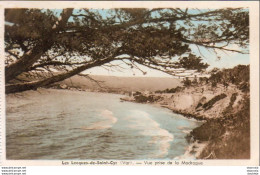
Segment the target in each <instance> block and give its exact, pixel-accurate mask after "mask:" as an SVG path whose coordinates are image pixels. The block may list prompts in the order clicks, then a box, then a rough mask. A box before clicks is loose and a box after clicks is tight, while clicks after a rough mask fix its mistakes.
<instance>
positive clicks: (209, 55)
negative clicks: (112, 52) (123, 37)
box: [85, 9, 250, 77]
mask: <svg viewBox="0 0 260 175" xmlns="http://www.w3.org/2000/svg"><path fill="white" fill-rule="evenodd" d="M200 10H201V9H200ZM190 12H191V13H197V12H198V11H197V10H194V11H193V10H191V11H190ZM105 13H106V12H105V11H102V13H101V14H102V16H105ZM190 48H191V50H192V52H193V54H195V55H197V56H200V57H202V59H203V62H205V63H208V64H209V65H210V66H209V68H208V69H207V70H210V69H213V68H215V67H216V68H220V69H221V68H233V67H235V66H236V65H239V64H242V65H248V64H249V63H250V60H249V54H240V53H236V52H228V51H225V52H223V51H220V50H216V52H213V51H212V50H207V49H205V48H203V47H199V48H198V47H197V46H194V45H191V46H190ZM229 49H235V50H241V49H240V48H239V47H238V46H235V45H231V46H229ZM116 63H117V64H120V62H116ZM121 66H123V67H126V69H120V70H107V69H104V68H102V67H98V68H92V69H90V70H87V71H85V73H88V74H93V75H94V74H95V75H111V76H130V77H132V76H138V77H139V76H141V77H170V75H168V74H166V73H163V72H160V71H157V70H153V69H150V68H146V67H144V66H139V67H140V68H141V69H142V70H143V71H145V72H147V74H145V75H144V74H143V73H142V72H141V71H138V70H137V69H130V68H128V67H127V66H124V65H123V64H122V65H121Z"/></svg>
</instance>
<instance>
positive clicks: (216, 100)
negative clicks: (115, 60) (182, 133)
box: [121, 86, 247, 159]
mask: <svg viewBox="0 0 260 175" xmlns="http://www.w3.org/2000/svg"><path fill="white" fill-rule="evenodd" d="M202 89H204V93H201V92H202V91H203V90H202ZM205 89H206V92H205ZM245 94H247V93H243V92H241V91H240V90H239V89H238V88H237V87H235V86H230V87H228V88H227V89H225V87H223V86H218V87H217V88H215V89H213V90H211V89H210V88H209V87H207V86H201V87H192V88H186V89H183V90H181V91H179V92H176V93H168V94H166V93H161V94H158V93H146V94H145V93H138V95H137V96H138V98H137V97H136V96H132V97H125V98H121V100H125V101H130V102H135V103H144V104H152V105H156V106H159V107H163V108H167V109H169V110H171V111H172V112H174V113H176V114H181V115H182V116H184V117H186V118H188V119H195V120H197V121H201V122H203V124H202V125H201V126H199V127H197V128H194V129H193V130H192V131H191V132H190V133H188V134H187V136H186V139H187V141H188V142H189V143H190V147H189V148H188V149H187V152H186V153H185V155H195V157H194V158H196V159H219V158H221V157H220V156H219V157H217V156H216V154H215V152H214V151H215V150H214V149H216V147H217V148H218V146H217V145H216V143H215V142H216V140H218V139H220V138H221V139H223V140H224V141H223V143H221V144H220V147H221V146H223V145H226V143H225V142H228V141H229V140H228V139H230V138H229V133H230V130H229V129H230V128H228V127H231V128H232V127H233V125H232V124H231V125H230V126H229V125H227V124H226V123H225V122H223V121H225V120H226V116H232V115H236V113H237V112H239V110H241V108H243V98H244V95H245ZM227 120H229V119H227ZM230 121H231V122H233V119H230ZM227 128H228V129H227ZM231 132H232V130H231ZM231 140H232V138H231ZM212 145H213V146H212ZM220 155H221V154H220ZM221 156H222V155H221ZM232 156H233V155H232ZM243 156H244V157H247V154H245V155H243ZM228 158H231V157H228Z"/></svg>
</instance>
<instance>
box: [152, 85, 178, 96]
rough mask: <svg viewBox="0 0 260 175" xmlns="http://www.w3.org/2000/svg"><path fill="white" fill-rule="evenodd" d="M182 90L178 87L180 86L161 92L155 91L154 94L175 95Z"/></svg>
mask: <svg viewBox="0 0 260 175" xmlns="http://www.w3.org/2000/svg"><path fill="white" fill-rule="evenodd" d="M182 90H183V87H180V86H177V87H176V88H171V89H168V88H167V89H165V90H162V91H160V90H159V91H155V93H159V94H162V93H176V92H180V91H182Z"/></svg>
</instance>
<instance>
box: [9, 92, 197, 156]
mask: <svg viewBox="0 0 260 175" xmlns="http://www.w3.org/2000/svg"><path fill="white" fill-rule="evenodd" d="M120 97H122V96H121V95H115V94H105V93H93V92H78V91H67V90H41V91H40V93H38V92H25V93H22V95H20V96H13V95H8V96H7V108H6V113H7V114H6V115H7V117H6V144H7V147H6V151H7V159H46V160H60V159H78V160H83V159H84V160H87V159H116V160H122V159H125V160H126V159H131V160H140V159H174V158H175V157H177V156H180V155H183V154H184V153H185V151H186V149H187V147H188V143H187V141H186V139H185V136H186V135H187V132H188V131H190V130H192V129H193V128H195V127H197V126H199V125H200V123H198V122H196V121H193V120H189V119H186V118H184V117H182V116H181V115H178V114H174V113H172V112H171V111H170V110H168V109H164V108H160V107H154V106H152V105H147V104H138V103H131V102H120Z"/></svg>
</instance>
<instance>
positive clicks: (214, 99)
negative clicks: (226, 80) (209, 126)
mask: <svg viewBox="0 0 260 175" xmlns="http://www.w3.org/2000/svg"><path fill="white" fill-rule="evenodd" d="M226 97H227V95H226V94H223V93H222V94H220V95H217V96H215V97H213V98H212V99H211V100H209V101H208V102H207V103H205V104H204V105H203V106H202V107H203V108H204V110H209V109H210V108H212V106H213V105H214V104H215V103H216V102H217V101H219V100H221V99H223V98H226Z"/></svg>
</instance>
